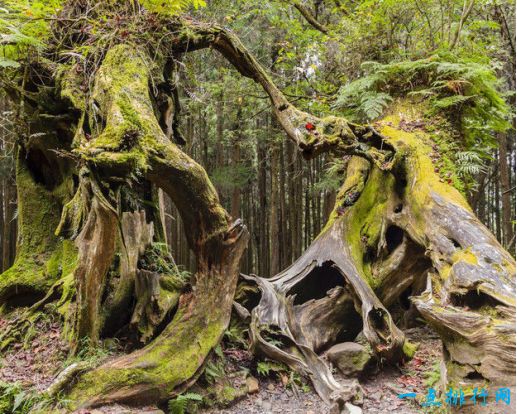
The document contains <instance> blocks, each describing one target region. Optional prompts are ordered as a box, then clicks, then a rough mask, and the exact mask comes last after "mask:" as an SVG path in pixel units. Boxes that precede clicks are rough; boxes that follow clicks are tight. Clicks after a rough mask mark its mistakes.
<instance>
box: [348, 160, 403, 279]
mask: <svg viewBox="0 0 517 414" xmlns="http://www.w3.org/2000/svg"><path fill="white" fill-rule="evenodd" d="M394 185H395V180H394V177H393V175H391V174H390V173H387V172H383V171H381V170H379V169H378V168H374V169H372V171H371V173H370V177H369V178H368V181H367V183H366V186H365V187H364V190H363V191H362V193H361V196H360V197H359V199H358V200H357V201H356V202H355V204H354V205H353V206H351V207H350V210H349V212H347V231H346V235H345V236H346V239H347V242H348V245H349V246H350V252H351V254H352V257H353V259H354V261H355V263H356V264H357V266H358V267H359V268H362V269H363V274H364V276H365V277H366V280H367V282H368V284H369V285H370V286H371V287H372V288H374V289H375V287H376V286H377V284H378V283H379V281H378V280H376V279H375V278H374V277H373V275H372V270H371V263H370V262H369V261H368V260H367V252H368V251H369V250H372V249H373V250H375V252H376V251H377V246H378V243H379V239H380V237H381V233H382V231H383V227H384V225H385V223H384V220H385V219H384V217H385V216H386V209H387V207H388V205H389V198H388V197H389V194H391V193H392V192H393V191H394Z"/></svg>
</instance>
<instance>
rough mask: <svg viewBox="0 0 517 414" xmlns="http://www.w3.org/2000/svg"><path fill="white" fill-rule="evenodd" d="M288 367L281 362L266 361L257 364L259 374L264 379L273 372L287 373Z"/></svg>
mask: <svg viewBox="0 0 517 414" xmlns="http://www.w3.org/2000/svg"><path fill="white" fill-rule="evenodd" d="M288 370H289V369H288V368H287V366H285V365H284V364H282V363H280V362H274V361H270V360H264V361H260V362H258V363H257V374H259V375H262V376H263V377H267V376H269V375H270V374H271V373H273V372H287V371H288Z"/></svg>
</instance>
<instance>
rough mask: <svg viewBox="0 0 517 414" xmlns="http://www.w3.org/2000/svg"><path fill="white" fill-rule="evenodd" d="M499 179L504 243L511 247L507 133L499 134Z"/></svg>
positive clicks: (511, 231) (511, 228)
mask: <svg viewBox="0 0 517 414" xmlns="http://www.w3.org/2000/svg"><path fill="white" fill-rule="evenodd" d="M498 137H499V179H500V183H501V186H500V188H501V198H502V230H503V237H502V244H503V245H504V246H505V247H507V248H508V247H509V243H510V240H511V239H512V238H513V226H512V206H511V194H510V179H509V174H508V152H507V135H506V134H499V136H498Z"/></svg>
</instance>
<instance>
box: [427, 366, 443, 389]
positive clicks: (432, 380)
mask: <svg viewBox="0 0 517 414" xmlns="http://www.w3.org/2000/svg"><path fill="white" fill-rule="evenodd" d="M424 375H425V381H424V384H425V386H426V387H432V386H433V385H434V384H436V383H437V382H438V381H440V377H441V374H440V362H435V363H434V364H433V367H432V369H431V370H430V371H427V372H426V373H425V374H424Z"/></svg>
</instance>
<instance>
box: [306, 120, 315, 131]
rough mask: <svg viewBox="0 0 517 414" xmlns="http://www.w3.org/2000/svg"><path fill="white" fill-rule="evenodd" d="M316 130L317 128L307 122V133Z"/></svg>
mask: <svg viewBox="0 0 517 414" xmlns="http://www.w3.org/2000/svg"><path fill="white" fill-rule="evenodd" d="M315 128H316V127H315V126H314V125H313V124H311V123H310V122H307V123H306V124H305V129H306V130H307V131H312V130H313V129H315Z"/></svg>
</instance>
